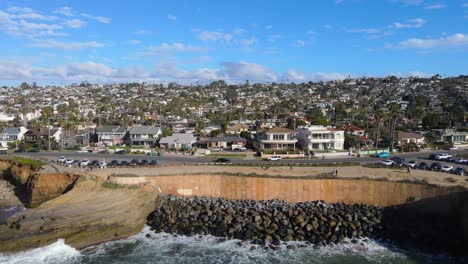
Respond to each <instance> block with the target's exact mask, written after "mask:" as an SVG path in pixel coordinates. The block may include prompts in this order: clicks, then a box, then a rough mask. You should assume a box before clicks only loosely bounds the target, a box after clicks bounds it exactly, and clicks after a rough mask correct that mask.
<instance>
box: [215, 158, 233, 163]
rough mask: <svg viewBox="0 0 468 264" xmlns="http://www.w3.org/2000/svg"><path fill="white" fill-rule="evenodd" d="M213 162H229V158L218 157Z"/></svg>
mask: <svg viewBox="0 0 468 264" xmlns="http://www.w3.org/2000/svg"><path fill="white" fill-rule="evenodd" d="M214 162H221V163H228V162H231V160H230V159H226V158H219V159H217V160H215V161H214Z"/></svg>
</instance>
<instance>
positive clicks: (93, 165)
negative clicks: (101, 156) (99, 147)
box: [89, 160, 99, 167]
mask: <svg viewBox="0 0 468 264" xmlns="http://www.w3.org/2000/svg"><path fill="white" fill-rule="evenodd" d="M89 166H91V167H97V166H99V161H97V160H93V161H91V163H89Z"/></svg>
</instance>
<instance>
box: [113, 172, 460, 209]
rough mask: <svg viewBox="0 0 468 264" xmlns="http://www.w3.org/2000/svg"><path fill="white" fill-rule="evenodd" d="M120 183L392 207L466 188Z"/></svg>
mask: <svg viewBox="0 0 468 264" xmlns="http://www.w3.org/2000/svg"><path fill="white" fill-rule="evenodd" d="M111 181H113V182H116V183H119V184H136V183H140V182H150V183H152V184H153V185H156V186H158V187H159V188H160V189H161V192H162V193H164V194H172V195H177V196H181V197H184V196H211V197H220V198H225V199H234V200H272V199H280V200H284V201H288V202H305V201H317V200H323V201H325V202H327V203H340V202H341V203H347V204H361V203H362V204H368V205H374V206H381V207H386V206H392V205H399V204H404V203H406V202H409V201H418V200H421V199H426V198H431V197H439V196H443V195H446V194H450V193H453V192H459V191H462V190H463V189H456V188H441V187H437V186H432V185H428V184H423V183H410V182H392V181H388V180H368V179H342V178H341V179H337V178H332V179H320V178H318V179H317V178H307V177H284V178H279V177H261V176H236V175H215V174H214V175H198V174H197V175H180V176H177V175H171V176H151V177H112V178H111Z"/></svg>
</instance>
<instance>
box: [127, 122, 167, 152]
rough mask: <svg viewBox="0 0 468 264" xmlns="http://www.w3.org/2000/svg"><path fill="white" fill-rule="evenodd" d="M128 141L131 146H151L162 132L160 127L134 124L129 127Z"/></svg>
mask: <svg viewBox="0 0 468 264" xmlns="http://www.w3.org/2000/svg"><path fill="white" fill-rule="evenodd" d="M128 133H129V135H130V136H129V138H128V143H129V144H130V145H132V146H145V147H151V146H154V145H155V144H156V141H157V140H158V137H159V136H160V135H161V134H162V131H161V128H160V127H153V126H135V127H132V128H130V129H129V131H128Z"/></svg>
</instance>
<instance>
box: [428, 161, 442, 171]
mask: <svg viewBox="0 0 468 264" xmlns="http://www.w3.org/2000/svg"><path fill="white" fill-rule="evenodd" d="M441 168H442V165H440V162H434V163H432V164H431V170H433V171H440V169H441Z"/></svg>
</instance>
